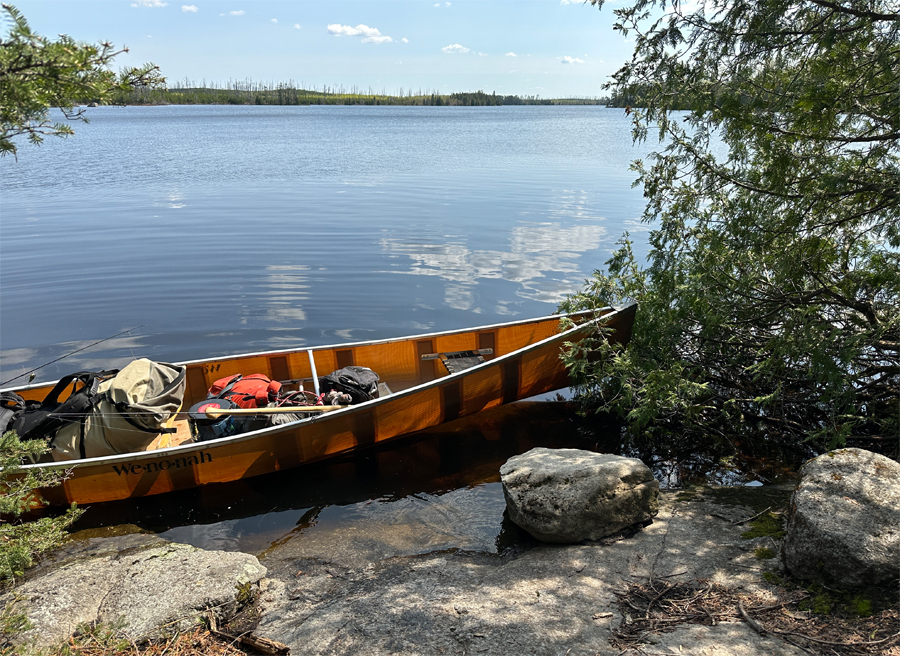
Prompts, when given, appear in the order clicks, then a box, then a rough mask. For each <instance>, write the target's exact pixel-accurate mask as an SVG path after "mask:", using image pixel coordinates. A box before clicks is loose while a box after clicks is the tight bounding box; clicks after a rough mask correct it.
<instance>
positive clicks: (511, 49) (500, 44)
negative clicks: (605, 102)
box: [4, 0, 633, 98]
mask: <svg viewBox="0 0 900 656" xmlns="http://www.w3.org/2000/svg"><path fill="white" fill-rule="evenodd" d="M12 4H14V5H15V6H16V7H17V8H18V9H19V10H20V11H21V12H22V14H23V15H24V16H25V18H26V20H27V21H28V23H29V25H30V26H31V28H32V30H33V31H35V32H37V33H38V34H40V35H42V36H45V37H50V38H56V37H57V35H59V34H68V35H69V36H71V37H72V38H74V39H76V40H77V41H82V42H93V43H96V42H99V41H109V42H112V43H113V44H114V45H115V46H117V47H123V46H125V47H127V48H128V49H129V52H128V53H123V54H121V55H119V56H118V57H117V58H116V60H115V67H117V68H121V67H124V66H132V65H139V64H143V63H146V62H153V63H154V64H157V65H158V66H160V68H161V70H162V74H163V75H164V76H166V78H167V80H168V83H169V85H170V86H173V85H174V84H175V83H181V84H184V83H188V85H196V86H200V85H202V84H203V83H204V82H206V83H207V84H211V83H213V82H217V83H220V84H221V83H225V82H228V81H229V80H246V79H248V78H249V79H252V80H254V81H258V82H275V83H278V82H293V83H294V84H296V85H298V86H299V85H301V84H302V85H303V86H304V87H306V88H311V87H314V88H319V89H321V88H322V86H323V85H327V86H329V87H334V88H339V87H341V86H343V88H344V90H345V91H349V90H351V89H352V88H353V87H356V88H358V89H360V90H362V91H363V92H367V91H368V90H369V89H370V88H371V90H372V91H373V92H378V93H381V92H382V91H385V92H387V93H389V94H396V93H398V92H399V91H400V90H401V89H402V90H403V93H404V94H405V93H407V92H408V90H409V89H412V90H413V92H414V93H416V92H418V91H419V90H422V91H428V92H433V91H439V92H441V93H452V92H455V91H478V90H482V91H485V92H487V93H491V92H496V93H497V94H504V95H507V94H515V95H520V96H532V95H535V96H540V97H542V98H567V97H595V96H602V95H605V93H606V92H604V91H603V89H602V85H603V83H604V82H606V81H608V79H609V76H610V75H611V74H612V73H614V72H615V71H616V70H617V69H618V68H619V67H620V66H621V65H622V64H623V63H624V62H625V61H626V60H627V59H628V58H629V57H630V55H631V50H632V45H633V44H631V43H628V42H627V41H626V39H625V38H624V37H623V36H622V35H621V34H619V33H618V32H614V31H613V29H612V24H613V18H614V17H613V14H612V9H613V8H614V7H615V3H612V2H607V4H606V6H604V8H603V10H602V11H598V10H597V8H596V7H593V6H591V5H590V4H585V3H583V2H582V1H581V0H449V1H448V0H441V1H440V2H438V1H436V0H227V1H226V0H208V1H204V0H18V1H16V0H12ZM5 29H6V28H5V26H4V31H5Z"/></svg>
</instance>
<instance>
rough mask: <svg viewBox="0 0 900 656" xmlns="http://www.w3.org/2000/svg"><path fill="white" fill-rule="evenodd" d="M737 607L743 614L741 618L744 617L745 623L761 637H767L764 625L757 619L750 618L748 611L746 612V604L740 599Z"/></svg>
mask: <svg viewBox="0 0 900 656" xmlns="http://www.w3.org/2000/svg"><path fill="white" fill-rule="evenodd" d="M737 606H738V610H739V611H740V612H741V617H743V618H744V621H745V622H747V624H749V625H750V628H751V629H753V630H754V631H756V632H757V633H758V634H759V635H761V636H764V635H766V630H765V629H764V628H763V627H762V625H761V624H760V623H759V622H757V621H756V620H755V619H753V618H752V617H750V615H748V614H747V611H746V610H744V603H743V602H742V601H741V600H740V599H738V604H737Z"/></svg>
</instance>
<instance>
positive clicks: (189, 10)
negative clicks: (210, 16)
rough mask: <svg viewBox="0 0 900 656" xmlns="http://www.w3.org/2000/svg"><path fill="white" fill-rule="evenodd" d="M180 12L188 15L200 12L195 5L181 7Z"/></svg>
mask: <svg viewBox="0 0 900 656" xmlns="http://www.w3.org/2000/svg"><path fill="white" fill-rule="evenodd" d="M181 11H183V12H185V13H188V14H196V13H197V12H198V11H200V10H199V9H198V8H197V5H181Z"/></svg>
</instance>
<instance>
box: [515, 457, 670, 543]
mask: <svg viewBox="0 0 900 656" xmlns="http://www.w3.org/2000/svg"><path fill="white" fill-rule="evenodd" d="M500 477H501V480H502V482H503V494H504V496H505V497H506V505H507V508H508V509H509V516H510V519H512V521H513V522H515V523H516V524H518V525H519V526H521V527H522V528H524V529H525V530H526V531H528V532H529V533H530V534H531V535H533V536H534V537H535V538H537V539H538V540H542V541H544V542H557V543H572V542H581V541H582V540H599V539H600V538H603V537H606V536H608V535H612V534H613V533H616V532H617V531H620V530H622V529H623V528H626V527H628V526H631V525H633V524H638V523H644V522H648V521H650V520H652V518H653V517H654V516H655V515H656V514H657V512H658V511H659V500H658V497H659V482H658V481H656V480H655V479H654V478H653V474H652V473H651V472H650V469H649V468H648V467H647V466H646V465H645V464H644V463H643V462H641V461H640V460H638V459H637V458H623V457H622V456H616V455H611V454H603V453H594V452H592V451H583V450H581V449H545V448H542V447H539V448H535V449H532V450H531V451H528V452H527V453H524V454H522V455H520V456H514V457H512V458H510V459H509V460H508V461H507V462H506V464H504V465H503V466H502V467H501V468H500Z"/></svg>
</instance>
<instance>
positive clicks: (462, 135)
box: [0, 106, 643, 380]
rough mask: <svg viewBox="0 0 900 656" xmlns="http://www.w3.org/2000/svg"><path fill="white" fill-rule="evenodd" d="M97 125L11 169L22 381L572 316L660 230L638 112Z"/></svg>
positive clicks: (11, 299) (9, 332)
mask: <svg viewBox="0 0 900 656" xmlns="http://www.w3.org/2000/svg"><path fill="white" fill-rule="evenodd" d="M88 115H89V116H90V118H91V123H90V124H88V125H76V136H75V137H73V138H70V139H67V140H61V139H48V140H47V141H46V142H45V143H44V145H43V146H41V147H40V148H35V147H32V146H29V145H28V144H25V143H23V144H21V146H20V150H19V157H18V161H16V160H14V159H12V158H10V157H5V158H3V159H2V160H0V173H2V206H0V281H2V295H0V380H5V379H7V378H10V377H12V376H14V375H16V374H19V373H22V372H23V371H27V370H29V369H31V368H33V367H35V366H38V365H41V364H43V363H45V362H47V361H49V360H52V359H53V358H55V357H58V356H60V355H63V354H65V353H67V352H69V351H72V350H74V349H76V348H79V347H81V346H84V345H86V344H89V343H91V342H92V341H95V340H98V339H102V338H105V337H108V336H110V335H113V334H115V333H118V332H119V331H122V330H124V329H127V328H132V327H135V326H143V327H142V328H140V329H138V330H135V331H133V332H132V333H131V334H130V335H125V336H122V337H120V338H117V339H116V340H111V341H109V342H105V343H104V344H101V345H99V346H98V347H95V348H93V349H91V350H90V351H89V352H86V353H84V354H79V355H77V356H73V357H71V358H68V359H66V360H64V361H63V362H61V363H59V364H58V365H53V366H51V367H46V368H45V369H42V370H41V371H40V372H39V378H38V380H44V379H56V378H58V377H59V376H60V375H63V374H65V373H68V372H69V371H74V370H77V369H79V368H97V367H102V366H120V365H122V364H124V363H125V362H127V361H128V360H130V359H131V358H132V357H140V356H146V357H150V358H152V359H156V360H162V361H181V360H187V359H195V358H201V357H207V356H215V355H222V354H230V353H241V352H247V351H255V350H267V349H277V348H286V347H297V346H301V345H315V344H330V343H336V342H343V341H348V340H354V341H355V340H365V339H376V338H385V337H394V336H400V335H407V334H412V333H417V332H426V331H433V330H444V329H451V328H456V327H466V326H474V325H482V324H488V323H494V322H496V321H502V320H508V319H511V318H514V317H531V316H539V315H543V314H548V313H553V312H554V311H555V309H556V306H557V304H558V303H559V301H560V300H561V299H562V298H563V297H564V296H565V295H566V294H567V293H570V292H572V291H575V290H577V289H578V288H579V287H580V286H581V284H582V282H583V281H584V279H585V278H586V277H588V276H589V275H590V274H591V273H592V271H593V270H594V269H596V268H598V267H601V266H602V264H603V262H604V261H605V260H606V259H607V257H608V255H609V253H610V251H611V249H612V248H613V246H614V243H615V241H616V240H617V239H618V238H619V237H620V236H621V234H622V232H623V231H624V230H631V231H632V232H634V231H640V230H642V229H643V226H642V225H641V224H640V223H639V222H638V221H637V218H638V217H639V216H640V213H641V210H642V207H643V201H642V196H641V193H640V190H637V189H632V188H631V183H632V180H633V178H634V174H633V173H632V172H630V171H628V165H629V162H630V161H631V160H632V159H634V158H635V157H638V156H640V155H641V154H642V151H640V150H639V149H638V148H636V147H633V146H632V143H631V136H630V125H629V122H628V119H627V118H626V117H625V116H624V115H623V113H622V111H621V110H613V109H606V108H602V107H485V108H464V107H452V108H440V107H275V108H271V107H227V106H223V107H219V106H201V107H127V108H121V107H101V108H97V109H91V110H89V114H88ZM638 242H639V243H640V246H639V247H640V248H643V245H642V244H643V242H642V241H641V239H640V235H638Z"/></svg>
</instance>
